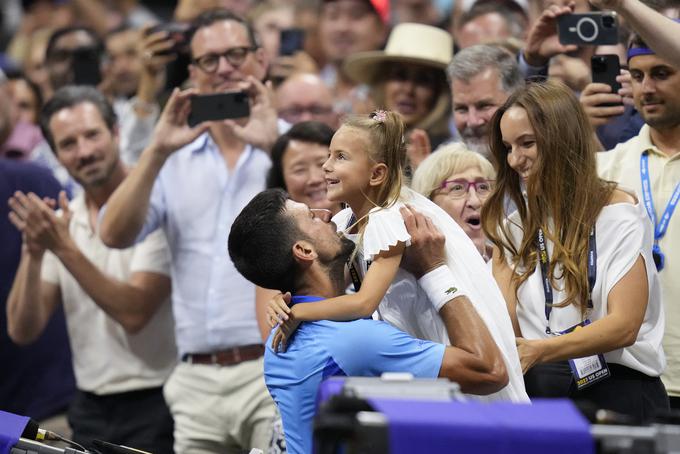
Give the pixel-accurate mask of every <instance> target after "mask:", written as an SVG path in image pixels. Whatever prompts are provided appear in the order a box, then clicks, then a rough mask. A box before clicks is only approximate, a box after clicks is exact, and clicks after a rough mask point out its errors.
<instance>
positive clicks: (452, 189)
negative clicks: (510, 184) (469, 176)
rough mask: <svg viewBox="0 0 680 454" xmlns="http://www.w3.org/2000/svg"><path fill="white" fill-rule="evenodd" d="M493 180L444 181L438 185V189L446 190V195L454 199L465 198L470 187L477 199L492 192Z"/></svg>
mask: <svg viewBox="0 0 680 454" xmlns="http://www.w3.org/2000/svg"><path fill="white" fill-rule="evenodd" d="M493 185H494V180H476V181H469V180H463V179H456V180H445V181H442V184H441V185H439V189H446V190H447V192H446V193H445V194H446V195H448V196H450V197H453V198H454V199H460V198H463V197H465V196H466V195H467V194H468V192H469V191H470V186H472V187H473V188H475V192H476V193H477V196H479V197H482V198H484V197H488V196H489V194H491V191H493Z"/></svg>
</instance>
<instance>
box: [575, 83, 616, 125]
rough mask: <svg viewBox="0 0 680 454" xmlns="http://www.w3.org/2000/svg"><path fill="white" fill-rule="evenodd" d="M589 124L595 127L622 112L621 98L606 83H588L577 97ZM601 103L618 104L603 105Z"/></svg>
mask: <svg viewBox="0 0 680 454" xmlns="http://www.w3.org/2000/svg"><path fill="white" fill-rule="evenodd" d="M579 101H580V102H581V105H582V106H583V110H585V112H586V115H587V116H588V120H590V124H591V125H593V126H595V127H597V126H601V125H604V124H607V123H609V122H610V121H611V120H612V119H613V118H614V117H617V116H619V115H621V114H623V111H624V107H623V98H622V96H621V95H619V94H618V93H612V88H611V87H610V86H609V85H607V84H596V83H590V84H588V85H586V88H585V89H584V90H583V91H582V92H581V97H580V98H579ZM603 104H618V105H615V106H604V105H603Z"/></svg>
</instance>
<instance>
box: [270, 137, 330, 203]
mask: <svg viewBox="0 0 680 454" xmlns="http://www.w3.org/2000/svg"><path fill="white" fill-rule="evenodd" d="M327 158H328V147H326V146H324V145H320V144H317V143H309V142H301V141H299V140H291V141H290V142H288V147H287V148H286V151H285V152H284V154H283V158H282V159H281V169H282V172H283V181H284V183H285V184H286V190H287V191H288V194H290V198H291V199H293V200H295V201H296V202H302V203H304V204H306V205H307V206H309V207H310V208H325V209H329V210H331V211H334V212H335V211H337V210H335V209H334V208H337V204H335V203H333V202H331V201H330V200H328V198H327V197H326V180H325V175H324V171H323V169H322V168H321V167H322V166H323V163H324V162H325V161H326V159H327Z"/></svg>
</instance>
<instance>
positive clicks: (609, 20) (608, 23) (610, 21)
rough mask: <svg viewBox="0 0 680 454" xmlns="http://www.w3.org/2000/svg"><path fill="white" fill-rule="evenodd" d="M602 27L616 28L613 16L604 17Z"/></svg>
mask: <svg viewBox="0 0 680 454" xmlns="http://www.w3.org/2000/svg"><path fill="white" fill-rule="evenodd" d="M602 25H603V26H605V27H606V28H612V27H613V26H614V18H613V17H612V16H603V17H602Z"/></svg>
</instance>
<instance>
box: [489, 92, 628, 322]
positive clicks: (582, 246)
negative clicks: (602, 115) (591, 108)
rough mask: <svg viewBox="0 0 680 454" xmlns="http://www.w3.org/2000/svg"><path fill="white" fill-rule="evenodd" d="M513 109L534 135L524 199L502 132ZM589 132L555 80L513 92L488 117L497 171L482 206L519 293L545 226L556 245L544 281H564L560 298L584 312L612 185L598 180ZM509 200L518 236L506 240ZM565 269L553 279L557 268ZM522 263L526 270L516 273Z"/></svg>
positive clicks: (491, 237)
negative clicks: (595, 240)
mask: <svg viewBox="0 0 680 454" xmlns="http://www.w3.org/2000/svg"><path fill="white" fill-rule="evenodd" d="M511 107H521V108H523V109H524V110H526V112H527V116H528V118H529V122H530V123H531V126H532V128H533V130H534V136H535V139H536V148H537V150H538V156H537V159H536V161H535V162H534V164H533V168H532V171H531V174H530V175H529V178H528V180H527V186H526V199H525V197H524V196H523V194H522V189H521V187H520V178H519V175H518V174H517V173H516V172H515V171H514V170H513V169H512V168H511V167H510V166H509V165H508V163H507V154H508V151H507V149H506V146H505V145H504V144H503V137H502V134H501V129H500V122H501V118H502V117H503V115H504V114H505V112H506V111H507V110H508V109H510V108H511ZM592 135H593V130H592V127H591V126H590V123H589V122H588V118H587V117H586V114H585V112H584V111H583V109H582V107H581V105H580V104H579V102H578V100H577V99H576V97H575V96H574V94H573V93H572V91H571V90H570V89H569V88H567V87H566V86H565V85H564V84H562V83H560V82H553V81H548V82H541V83H531V84H528V85H526V86H525V87H524V88H520V89H519V90H518V91H516V92H515V93H513V94H512V95H511V96H510V98H508V100H507V101H506V102H505V104H503V106H502V107H500V108H499V109H498V111H497V112H496V113H495V115H494V116H493V118H492V120H491V128H490V145H491V153H492V156H493V158H494V161H495V163H494V166H495V167H496V173H497V176H496V188H495V190H494V192H493V193H492V194H491V195H490V196H489V198H488V199H487V201H486V204H485V205H484V206H483V208H482V227H483V229H484V232H485V233H486V236H487V238H489V240H491V241H492V242H493V244H494V245H496V246H497V247H498V248H499V249H500V254H501V256H500V258H501V259H502V260H505V254H506V253H509V254H510V255H511V261H512V263H513V268H514V271H515V272H514V273H513V283H514V284H515V285H516V288H519V286H520V285H521V284H522V283H523V282H524V281H526V280H527V279H528V277H529V276H530V275H531V274H532V273H533V272H534V270H535V267H536V265H537V263H538V254H537V246H536V238H537V235H538V229H542V230H543V232H544V234H545V236H546V238H547V239H548V240H549V241H551V242H552V243H553V245H554V248H553V255H552V257H551V258H550V267H549V270H548V278H549V279H550V281H551V283H552V285H553V287H555V288H557V287H556V286H555V280H556V279H559V278H563V279H564V290H565V291H566V294H567V297H566V299H565V301H564V302H563V303H561V304H557V305H556V306H559V307H563V306H567V305H569V304H577V305H579V306H580V307H581V310H582V311H583V312H585V309H586V307H587V301H588V296H589V288H588V272H587V270H588V268H587V259H588V257H587V255H588V237H589V233H590V230H591V228H592V227H593V226H594V225H595V222H596V220H597V216H598V214H599V213H600V210H602V208H603V207H604V206H605V205H607V203H608V201H609V199H610V197H611V194H612V191H613V190H614V189H615V187H616V185H615V184H614V183H610V182H605V181H603V180H601V179H600V178H599V177H598V175H597V168H596V159H595V152H596V151H597V150H596V148H595V146H594V143H593V141H592ZM506 198H510V199H511V200H512V201H513V202H514V203H515V205H516V206H517V209H518V214H519V217H520V221H521V228H522V231H523V237H522V239H521V242H520V244H514V243H513V241H512V240H511V236H510V229H509V222H506V218H507V215H508V213H507V212H506V210H505V205H506V203H505V201H506ZM557 264H560V265H561V266H562V273H561V275H558V276H556V275H555V266H556V265H557ZM518 265H522V267H523V269H518Z"/></svg>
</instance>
